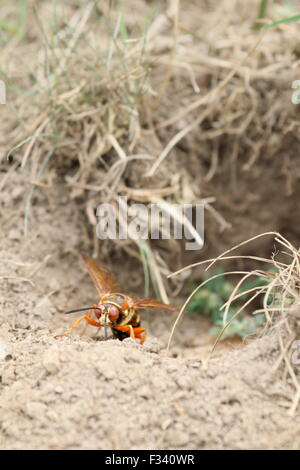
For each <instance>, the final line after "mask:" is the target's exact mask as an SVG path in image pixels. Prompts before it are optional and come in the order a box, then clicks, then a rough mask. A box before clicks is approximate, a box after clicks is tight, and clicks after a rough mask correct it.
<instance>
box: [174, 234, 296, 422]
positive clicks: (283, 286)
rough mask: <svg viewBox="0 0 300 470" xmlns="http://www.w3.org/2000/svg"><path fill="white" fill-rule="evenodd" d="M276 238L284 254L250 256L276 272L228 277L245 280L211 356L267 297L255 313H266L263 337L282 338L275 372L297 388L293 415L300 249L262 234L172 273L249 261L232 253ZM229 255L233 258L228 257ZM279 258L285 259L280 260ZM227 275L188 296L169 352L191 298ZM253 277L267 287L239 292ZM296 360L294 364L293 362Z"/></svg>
mask: <svg viewBox="0 0 300 470" xmlns="http://www.w3.org/2000/svg"><path fill="white" fill-rule="evenodd" d="M268 235H274V237H275V241H276V242H277V243H278V244H279V246H280V251H278V250H276V251H275V252H274V253H273V255H272V258H271V259H267V258H259V257H255V256H249V257H248V258H249V259H252V260H253V259H254V260H256V261H260V262H262V263H264V264H265V265H268V264H269V265H271V266H272V267H273V268H274V270H272V271H271V270H270V271H269V270H268V271H266V270H261V269H256V270H253V271H249V272H244V273H243V272H241V271H228V272H226V273H225V274H226V275H240V274H244V276H243V277H242V278H241V280H240V281H239V282H238V283H237V285H236V286H235V288H234V289H233V291H232V293H231V295H230V297H229V299H228V300H227V301H226V303H225V304H224V305H223V306H222V307H221V310H224V316H223V324H224V327H223V329H222V331H221V332H220V334H219V335H218V337H217V339H216V341H215V344H214V346H213V348H212V351H211V355H212V354H213V352H214V350H215V347H216V346H217V344H218V342H219V340H220V338H221V337H222V335H223V333H224V332H225V330H226V328H227V327H228V326H229V325H230V323H231V322H232V321H233V320H234V319H235V318H236V317H237V316H238V315H240V314H241V312H242V311H243V310H244V309H245V308H246V307H247V306H248V305H249V304H251V302H253V300H255V299H256V298H257V297H258V296H262V297H263V308H261V309H256V310H255V311H254V312H253V315H256V314H258V313H261V312H263V313H264V314H265V319H266V321H265V324H264V327H263V329H262V331H261V335H264V334H270V332H271V331H272V330H275V331H276V333H277V335H278V344H279V346H280V355H279V357H278V360H277V362H276V364H275V365H274V372H275V371H276V370H277V368H279V367H281V366H283V367H282V369H283V371H282V373H283V377H284V378H285V380H289V381H291V383H292V385H293V387H294V388H295V395H294V398H293V401H292V404H291V407H290V410H289V412H290V414H291V415H293V414H294V413H295V411H296V409H297V406H298V404H299V401H300V383H299V374H298V373H297V370H298V369H297V367H295V364H298V362H297V361H298V356H297V354H298V349H297V347H298V344H299V342H298V341H296V340H297V338H298V337H299V333H300V320H299V319H300V250H299V248H298V249H297V248H295V247H294V246H293V245H292V244H291V243H290V242H289V241H288V240H287V239H286V238H284V237H283V236H282V235H281V234H279V233H272V232H271V233H262V234H261V235H257V236H256V237H253V238H251V239H249V240H246V241H244V242H242V243H240V244H239V245H237V246H235V247H233V248H231V249H230V250H227V251H226V252H225V253H222V254H221V255H220V256H218V257H217V258H215V259H213V260H207V261H202V262H199V263H195V264H194V265H192V266H187V267H186V268H183V269H181V270H180V271H178V272H175V273H173V274H172V276H176V275H178V274H181V273H182V272H183V271H185V270H190V269H191V268H192V267H196V266H198V265H199V264H208V266H207V268H206V270H208V269H210V268H211V267H212V266H213V265H214V264H215V263H216V262H217V261H222V260H230V259H233V258H235V259H237V258H247V256H239V255H238V256H232V255H229V253H231V252H232V251H234V250H236V249H238V248H240V247H241V246H242V245H245V244H248V243H249V242H252V241H254V240H256V239H258V238H260V237H264V236H268ZM227 255H229V256H227ZM278 258H283V260H281V261H279V259H278ZM220 276H224V273H223V272H222V273H221V274H216V275H214V276H212V277H210V278H209V279H207V280H205V281H204V282H203V283H202V284H200V285H199V286H198V287H197V288H196V289H195V290H194V291H193V292H192V293H191V294H190V296H189V297H188V299H187V300H186V302H185V303H184V305H183V306H182V308H181V310H180V312H179V314H178V316H177V319H176V321H175V323H174V325H173V328H172V331H171V334H170V338H169V342H168V349H169V347H170V344H171V341H172V338H173V335H174V331H175V328H176V327H177V325H178V323H179V320H180V319H181V317H182V315H183V313H184V310H185V308H186V306H187V305H188V303H189V301H190V300H191V298H192V297H193V296H194V294H195V293H196V292H197V291H198V290H199V289H201V288H203V287H204V286H205V284H207V283H208V282H210V281H211V280H212V279H215V278H217V277H220ZM251 276H255V277H260V278H264V279H265V280H266V281H267V284H266V285H265V286H262V287H261V286H256V287H253V288H251V289H249V290H246V291H243V292H239V288H240V287H241V286H242V284H243V283H244V282H245V281H246V280H247V279H248V278H249V277H251ZM245 294H251V295H250V298H249V299H248V300H247V301H246V302H245V303H244V304H243V305H242V307H240V308H239V309H238V310H237V311H236V312H235V314H234V315H233V316H232V317H231V318H230V320H228V312H229V308H230V306H231V304H232V303H233V302H235V301H236V300H238V299H240V298H241V297H243V296H245ZM293 361H294V362H293Z"/></svg>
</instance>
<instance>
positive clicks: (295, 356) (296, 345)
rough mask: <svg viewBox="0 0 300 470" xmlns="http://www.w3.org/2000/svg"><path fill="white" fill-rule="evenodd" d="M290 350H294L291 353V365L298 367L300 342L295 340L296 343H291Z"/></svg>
mask: <svg viewBox="0 0 300 470" xmlns="http://www.w3.org/2000/svg"><path fill="white" fill-rule="evenodd" d="M292 349H293V350H294V351H293V353H292V358H291V359H292V361H291V362H292V364H294V365H295V366H299V365H300V340H299V339H297V340H296V341H294V342H293V344H292Z"/></svg>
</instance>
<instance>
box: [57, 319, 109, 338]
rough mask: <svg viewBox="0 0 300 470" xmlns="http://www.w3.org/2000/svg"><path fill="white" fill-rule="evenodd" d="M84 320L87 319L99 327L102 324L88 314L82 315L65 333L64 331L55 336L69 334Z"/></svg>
mask: <svg viewBox="0 0 300 470" xmlns="http://www.w3.org/2000/svg"><path fill="white" fill-rule="evenodd" d="M82 320H85V321H87V322H88V323H89V324H90V325H93V326H97V327H98V328H99V327H100V326H101V324H100V323H99V322H98V321H95V320H93V319H92V318H90V317H89V316H88V315H83V316H82V317H79V318H77V320H76V321H75V322H74V323H73V325H72V326H71V328H69V329H68V330H67V331H66V332H65V333H62V334H60V335H55V336H54V338H60V337H62V336H68V335H69V334H70V333H71V332H72V331H73V330H74V329H75V328H77V327H78V325H79V324H80V323H81V322H82Z"/></svg>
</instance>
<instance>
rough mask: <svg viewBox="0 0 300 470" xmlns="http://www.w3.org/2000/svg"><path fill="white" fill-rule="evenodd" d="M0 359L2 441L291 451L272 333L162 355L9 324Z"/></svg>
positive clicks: (18, 445)
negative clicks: (187, 354) (237, 343)
mask: <svg viewBox="0 0 300 470" xmlns="http://www.w3.org/2000/svg"><path fill="white" fill-rule="evenodd" d="M3 329H4V328H3V327H2V330H1V331H2V335H1V337H2V340H1V341H3V337H4V336H5V349H6V359H5V364H4V365H3V364H2V365H1V401H0V416H1V418H0V425H1V440H0V442H1V447H2V448H13V449H24V448H25V449H29V448H34V449H47V448H50V449H209V448H218V449H246V448H254V449H263V448H267V449H270V448H277V449H278V448H293V449H296V448H299V446H300V440H299V431H300V418H299V416H297V417H296V418H295V417H293V418H292V417H289V416H288V414H287V409H286V408H285V406H288V402H289V399H290V398H291V394H292V391H291V390H290V388H289V387H288V386H284V385H283V383H282V381H281V379H280V378H279V377H278V375H277V374H275V375H272V373H271V370H272V365H273V364H274V361H275V359H276V356H277V355H278V347H277V345H276V342H275V341H274V338H271V337H268V338H264V339H262V340H257V341H255V342H254V343H252V344H251V345H249V346H247V347H245V348H244V349H240V350H237V351H235V352H232V353H229V354H228V355H227V356H226V357H223V358H222V359H215V360H212V361H211V363H210V364H209V368H208V370H206V371H205V370H203V368H202V363H201V360H199V359H198V360H197V359H195V358H192V359H180V358H172V357H166V356H165V355H164V354H161V353H160V352H159V349H160V348H159V346H158V344H157V341H154V340H149V341H148V342H147V343H146V344H145V346H140V345H138V344H136V343H134V341H133V340H131V339H128V340H125V341H124V342H122V343H121V342H119V341H118V340H110V341H107V342H103V341H97V342H95V341H93V340H87V339H82V338H72V339H70V338H68V339H63V340H59V341H56V340H55V339H53V337H52V335H51V333H50V332H49V330H38V331H37V330H35V331H32V330H31V331H24V332H23V333H22V334H21V333H20V332H19V333H18V334H17V338H16V333H15V332H12V331H11V330H10V331H9V332H8V333H7V334H5V335H3Z"/></svg>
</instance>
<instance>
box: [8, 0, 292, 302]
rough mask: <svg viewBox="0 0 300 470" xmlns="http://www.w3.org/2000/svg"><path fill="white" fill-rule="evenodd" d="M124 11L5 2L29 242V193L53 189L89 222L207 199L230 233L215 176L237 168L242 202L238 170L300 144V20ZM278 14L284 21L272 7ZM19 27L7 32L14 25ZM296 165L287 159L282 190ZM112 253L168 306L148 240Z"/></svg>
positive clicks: (244, 12) (236, 12)
mask: <svg viewBox="0 0 300 470" xmlns="http://www.w3.org/2000/svg"><path fill="white" fill-rule="evenodd" d="M128 3H130V5H127V2H126V3H125V2H118V3H117V2H94V1H91V2H89V3H87V4H86V3H83V2H82V3H80V2H68V6H66V5H61V4H59V3H58V2H36V1H34V0H31V1H27V2H26V1H25V2H20V5H21V6H22V5H23V7H24V9H23V11H22V9H20V12H19V17H18V19H16V15H15V13H14V12H13V8H12V6H11V5H10V4H9V3H7V5H6V6H3V9H2V11H3V22H4V23H5V24H6V28H4V29H2V31H1V43H2V53H1V71H2V72H3V75H4V78H5V79H6V81H7V83H8V85H9V86H10V89H9V94H8V95H9V100H8V105H7V109H9V115H7V114H6V119H5V120H3V122H4V124H3V130H2V133H1V135H2V137H0V145H1V147H2V149H3V152H2V165H3V166H7V162H6V160H5V157H7V156H9V157H10V158H11V159H13V160H14V161H15V162H16V163H14V164H17V166H20V167H21V168H23V169H24V168H25V169H27V170H28V171H29V174H30V181H29V189H28V194H27V204H26V210H25V216H24V229H25V232H27V231H28V229H29V228H30V224H29V222H30V211H31V205H32V199H33V194H34V192H35V191H38V190H43V188H48V189H49V188H50V189H51V188H53V187H54V184H55V182H56V181H59V182H62V183H63V184H64V185H66V187H67V188H69V195H70V197H71V198H83V199H84V204H85V210H86V217H87V221H88V222H89V223H90V224H91V225H92V226H95V225H96V223H97V219H96V217H95V207H96V206H98V205H99V204H100V203H102V202H111V203H113V204H116V203H117V200H118V196H119V195H124V194H125V195H128V197H129V200H130V203H133V202H139V201H143V202H146V203H148V204H151V203H153V202H157V201H158V200H159V201H164V202H166V203H167V204H172V203H199V202H201V201H203V202H204V203H205V204H206V207H207V210H208V211H209V212H210V214H211V215H212V217H213V218H214V219H215V221H216V225H217V227H218V228H219V229H220V231H222V230H227V229H229V228H230V227H231V224H230V222H229V221H227V220H226V219H225V218H224V216H223V215H222V214H221V213H220V212H219V211H217V209H216V208H215V207H214V201H215V200H214V193H213V181H214V177H215V176H216V174H218V173H220V172H222V171H223V168H224V167H228V166H229V167H230V175H231V176H230V181H229V185H228V187H229V190H230V191H232V192H234V191H235V190H236V187H237V185H238V176H237V171H238V170H237V168H239V169H240V171H242V172H249V171H252V170H253V168H254V167H255V166H256V165H258V164H259V160H260V159H261V158H263V157H264V155H271V156H272V155H276V154H277V153H279V152H280V151H282V149H284V147H285V146H286V144H285V142H284V139H279V138H278V135H279V134H280V135H282V136H286V135H287V136H288V138H289V139H292V140H293V139H294V140H293V141H297V139H298V137H297V134H298V132H299V120H298V119H297V118H296V117H295V116H294V114H293V112H294V109H292V107H291V104H290V95H291V90H290V89H289V85H291V84H292V82H293V80H294V79H297V78H299V77H298V76H297V75H296V73H297V64H298V65H299V58H298V59H297V55H296V54H295V51H294V49H295V47H294V46H295V44H296V43H297V41H298V42H299V38H300V36H299V29H298V26H297V25H296V24H295V25H294V24H290V25H288V26H286V25H283V26H280V27H278V28H276V29H274V30H268V31H267V32H265V33H263V34H260V33H258V32H256V31H254V30H253V24H254V22H255V19H256V12H257V4H258V2H257V1H255V0H253V5H254V6H255V8H253V13H249V11H251V8H249V4H248V3H247V5H245V6H242V7H240V6H239V8H238V9H237V8H236V5H237V2H232V1H230V2H229V1H225V2H221V3H217V2H215V3H214V2H212V3H211V5H210V6H209V8H207V7H206V6H199V2H197V1H192V2H188V3H185V2H184V1H183V0H181V1H180V0H170V1H169V2H166V3H164V2H151V4H150V5H149V4H148V3H146V2H145V1H143V0H134V1H131V2H128ZM187 5H188V8H187ZM133 11H134V12H135V13H134V14H133V13H132V12H133ZM270 14H271V15H273V16H272V19H277V16H278V12H276V9H274V10H270ZM282 14H283V12H282V10H281V11H280V12H279V15H282ZM199 17H201V21H200V22H199ZM16 20H17V21H16ZM15 23H17V26H18V28H17V30H16V31H15V32H13V31H12V28H11V27H8V26H7V25H11V24H15ZM282 44H286V45H287V47H286V50H284V51H283V50H282ZM278 51H279V52H278ZM1 111H2V110H1ZM182 145H183V146H184V151H182V149H181V146H182ZM187 155H196V157H197V158H198V159H199V161H200V162H201V171H200V173H201V174H199V175H198V176H199V178H195V175H194V173H193V169H192V168H190V169H188V168H186V165H185V163H184V164H183V163H182V160H185V159H187ZM293 165H294V163H293V160H292V157H290V156H287V157H286V160H285V161H284V163H283V166H284V170H285V177H286V188H287V192H288V193H291V192H292V191H293V189H294V186H295V176H294V172H293ZM210 183H212V184H211V185H210ZM0 187H5V180H4V179H3V180H2V181H0ZM119 223H120V224H121V223H122V221H119ZM216 225H215V226H214V230H216ZM115 243H117V244H118V245H119V246H121V248H122V249H124V250H126V251H127V252H128V253H130V255H133V256H136V257H138V258H139V259H140V260H142V262H143V266H144V272H145V273H146V272H148V270H149V272H150V278H151V279H152V281H153V284H154V286H155V288H156V290H157V292H158V293H159V295H160V296H161V298H163V299H164V300H167V299H168V295H167V292H166V287H165V286H164V281H163V277H164V275H166V274H170V272H171V271H170V267H169V266H168V265H167V263H166V262H165V261H164V260H163V259H162V256H161V253H160V252H159V251H158V250H157V249H156V248H154V246H153V245H152V244H151V243H150V242H140V241H139V242H136V241H132V240H130V242H127V241H126V242H124V243H123V242H121V241H119V240H116V241H115ZM170 243H171V242H170ZM174 243H177V242H174ZM98 251H99V243H98V240H97V239H96V237H95V239H94V254H95V255H97V254H98ZM141 253H142V254H141ZM146 278H147V275H146ZM147 279H148V278H147ZM145 282H146V284H149V279H148V281H145ZM148 287H149V286H148ZM148 287H145V288H146V290H148Z"/></svg>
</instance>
